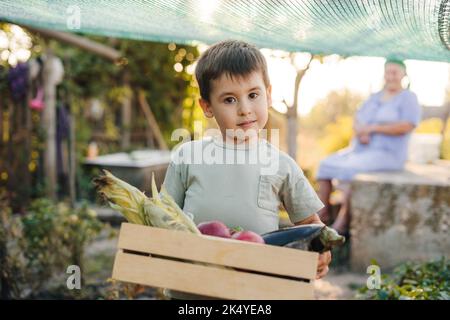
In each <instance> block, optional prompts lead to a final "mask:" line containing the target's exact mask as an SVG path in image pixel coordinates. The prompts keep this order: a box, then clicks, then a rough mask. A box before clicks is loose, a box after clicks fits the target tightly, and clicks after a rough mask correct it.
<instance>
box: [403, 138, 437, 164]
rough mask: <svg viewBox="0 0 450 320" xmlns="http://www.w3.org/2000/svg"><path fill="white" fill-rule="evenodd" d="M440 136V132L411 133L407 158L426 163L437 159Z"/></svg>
mask: <svg viewBox="0 0 450 320" xmlns="http://www.w3.org/2000/svg"><path fill="white" fill-rule="evenodd" d="M441 143H442V136H441V135H440V134H423V133H413V134H412V135H411V139H410V141H409V150H408V160H409V161H410V162H413V163H419V164H427V163H433V162H434V161H436V160H438V159H439V154H440V146H441Z"/></svg>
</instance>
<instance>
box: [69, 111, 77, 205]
mask: <svg viewBox="0 0 450 320" xmlns="http://www.w3.org/2000/svg"><path fill="white" fill-rule="evenodd" d="M75 123H76V121H74V119H73V115H72V113H71V114H70V116H69V124H70V135H69V196H70V205H71V207H72V208H75V202H76V188H75V177H76V167H77V165H76V150H75V144H76V141H75V139H76V138H75Z"/></svg>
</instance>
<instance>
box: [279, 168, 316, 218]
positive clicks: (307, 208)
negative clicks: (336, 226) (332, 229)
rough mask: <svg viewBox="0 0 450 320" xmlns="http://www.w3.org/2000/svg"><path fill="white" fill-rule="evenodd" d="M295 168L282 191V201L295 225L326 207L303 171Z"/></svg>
mask: <svg viewBox="0 0 450 320" xmlns="http://www.w3.org/2000/svg"><path fill="white" fill-rule="evenodd" d="M295 166H296V167H297V168H294V172H293V173H292V175H291V176H288V178H287V179H286V180H285V181H284V183H283V186H282V188H281V190H280V200H281V201H282V203H283V205H284V208H285V209H286V211H287V213H288V215H289V218H290V220H291V221H292V222H293V223H296V222H298V221H301V220H304V219H306V218H308V217H310V216H311V215H313V214H315V213H317V211H319V210H320V209H322V208H323V207H324V205H323V203H322V201H320V199H319V197H318V196H317V193H316V192H315V191H314V189H313V187H312V186H311V184H310V183H309V181H308V179H307V178H306V177H305V175H304V174H303V172H302V170H301V169H300V168H298V166H297V165H296V164H295Z"/></svg>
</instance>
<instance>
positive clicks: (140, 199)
mask: <svg viewBox="0 0 450 320" xmlns="http://www.w3.org/2000/svg"><path fill="white" fill-rule="evenodd" d="M103 172H104V175H103V176H100V177H97V178H95V179H94V184H95V186H96V188H97V192H98V193H99V194H100V196H101V197H103V198H104V199H106V200H107V201H108V203H109V205H110V207H111V208H113V209H114V210H117V211H119V212H120V213H121V214H122V215H123V216H124V217H125V218H126V219H127V220H128V221H129V222H131V223H136V224H142V225H147V226H152V227H157V228H164V229H172V230H179V231H187V232H191V233H195V234H200V231H199V230H198V229H197V227H196V225H195V223H194V222H193V221H192V220H191V219H190V218H189V217H188V216H187V215H186V214H185V213H184V212H183V210H181V209H180V207H179V206H178V205H177V204H176V202H175V201H174V200H173V198H172V197H171V196H170V194H169V193H168V192H167V190H166V188H165V187H164V185H163V186H162V187H161V193H159V192H158V189H157V187H156V183H155V177H154V174H152V197H151V198H148V197H147V196H146V195H145V194H144V193H143V192H141V191H140V190H138V189H137V188H135V187H133V186H132V185H130V184H128V183H126V182H125V181H123V180H121V179H119V178H117V177H115V176H114V175H113V174H112V173H111V172H109V171H107V170H103Z"/></svg>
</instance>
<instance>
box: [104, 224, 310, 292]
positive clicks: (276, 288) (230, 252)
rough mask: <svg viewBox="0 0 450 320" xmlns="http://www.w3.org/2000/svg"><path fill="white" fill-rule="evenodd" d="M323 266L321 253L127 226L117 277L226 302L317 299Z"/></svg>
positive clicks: (115, 271) (124, 226) (120, 246)
mask: <svg viewBox="0 0 450 320" xmlns="http://www.w3.org/2000/svg"><path fill="white" fill-rule="evenodd" d="M317 262H318V254H317V253H315V252H307V251H301V250H296V249H290V248H283V247H277V246H272V245H261V244H255V243H250V242H244V241H238V240H232V239H223V238H217V237H210V236H204V235H195V234H191V233H187V232H181V231H174V230H166V229H160V228H153V227H147V226H142V225H136V224H130V223H123V224H122V226H121V230H120V235H119V242H118V251H117V254H116V257H115V262H114V268H113V274H112V277H113V278H114V279H116V280H119V281H125V282H131V283H138V284H143V285H148V286H153V287H160V288H168V289H172V290H178V291H183V292H188V293H194V294H199V295H205V296H210V297H216V298H222V299H252V300H256V299H286V300H288V299H313V298H314V292H313V279H314V278H315V275H316V268H317ZM199 263H200V264H199ZM224 267H227V268H224Z"/></svg>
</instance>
